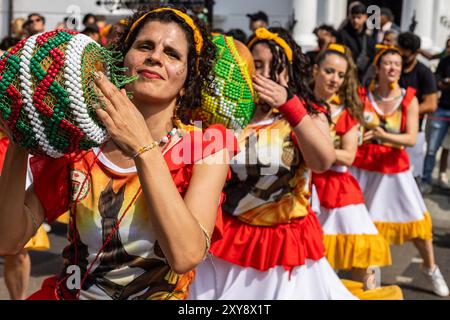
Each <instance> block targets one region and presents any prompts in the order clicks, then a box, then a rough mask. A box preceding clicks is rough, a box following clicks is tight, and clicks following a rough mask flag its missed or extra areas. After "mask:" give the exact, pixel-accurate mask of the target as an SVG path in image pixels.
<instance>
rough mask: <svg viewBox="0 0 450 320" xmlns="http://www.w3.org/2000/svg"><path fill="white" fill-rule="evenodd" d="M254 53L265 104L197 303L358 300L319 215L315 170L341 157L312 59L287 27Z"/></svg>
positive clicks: (229, 192)
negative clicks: (317, 102) (312, 187)
mask: <svg viewBox="0 0 450 320" xmlns="http://www.w3.org/2000/svg"><path fill="white" fill-rule="evenodd" d="M249 48H250V49H251V51H252V54H253V58H254V61H255V67H256V71H257V75H256V76H255V77H254V79H253V82H254V88H255V90H256V91H257V93H258V95H259V98H260V100H259V105H258V109H257V112H256V114H255V116H254V118H253V120H252V123H251V124H250V125H248V126H247V127H246V128H245V130H244V131H243V132H242V134H241V135H240V137H239V140H240V148H241V152H240V153H239V154H238V155H237V156H236V157H235V158H234V161H233V164H232V172H233V176H232V178H231V181H230V183H229V184H227V186H226V188H225V194H226V200H225V203H224V205H223V211H224V214H223V215H222V216H220V217H221V218H222V219H218V222H217V224H216V232H215V233H214V235H213V241H212V244H211V249H210V252H211V254H212V255H211V256H210V257H209V258H208V259H206V260H205V261H204V262H203V263H201V264H200V265H199V266H198V268H197V272H196V278H195V280H194V282H193V283H192V285H191V288H190V293H189V298H190V299H263V300H264V299H355V297H354V296H353V295H352V294H351V293H350V292H349V291H348V290H347V289H346V288H345V286H344V285H343V284H342V282H341V281H340V280H339V278H338V277H337V275H336V274H335V272H334V271H333V269H332V268H331V266H330V264H329V263H328V261H327V260H326V258H325V257H324V247H323V239H322V229H321V227H320V224H319V222H318V221H317V218H316V216H315V214H314V213H313V212H312V210H311V208H310V206H309V196H310V192H309V184H310V171H311V170H314V171H317V172H323V171H325V170H327V169H329V168H330V166H331V165H332V163H333V162H334V161H335V155H334V150H333V145H332V143H331V139H330V137H329V133H328V122H327V119H326V116H325V114H323V112H322V111H321V110H318V109H319V108H318V107H314V105H313V104H314V97H313V95H312V93H311V91H310V89H309V87H308V84H307V80H308V78H309V77H310V73H309V70H308V68H307V62H306V60H305V56H304V55H303V54H302V52H301V49H300V48H299V47H298V46H297V45H296V44H295V42H294V41H293V39H292V37H291V36H289V34H288V32H287V31H285V30H284V29H281V28H271V29H270V31H269V30H266V29H262V28H261V29H258V30H257V31H256V33H255V35H254V36H253V37H252V38H251V40H250V42H249ZM274 108H277V109H278V111H279V112H274V110H273V109H274Z"/></svg>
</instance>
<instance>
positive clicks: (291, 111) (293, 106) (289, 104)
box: [278, 95, 308, 128]
mask: <svg viewBox="0 0 450 320" xmlns="http://www.w3.org/2000/svg"><path fill="white" fill-rule="evenodd" d="M278 110H279V111H280V112H281V113H282V114H283V117H284V118H285V119H286V121H287V122H288V123H289V124H290V125H291V127H293V128H294V127H295V126H297V125H298V124H299V123H300V121H302V119H303V118H304V117H305V116H306V115H307V114H308V111H306V108H305V106H304V105H303V103H302V102H301V101H300V99H299V98H298V97H297V96H296V95H294V96H293V97H292V98H291V99H289V100H288V101H286V103H285V104H283V105H282V106H281V107H279V108H278Z"/></svg>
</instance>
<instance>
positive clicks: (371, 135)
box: [364, 126, 386, 142]
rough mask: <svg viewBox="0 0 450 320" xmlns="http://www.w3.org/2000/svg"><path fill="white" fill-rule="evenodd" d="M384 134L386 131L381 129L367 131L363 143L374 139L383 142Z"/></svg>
mask: <svg viewBox="0 0 450 320" xmlns="http://www.w3.org/2000/svg"><path fill="white" fill-rule="evenodd" d="M385 134H386V131H384V129H383V128H382V127H379V126H378V127H375V128H373V129H372V130H369V131H367V132H366V133H365V134H364V141H365V142H366V141H372V140H376V139H380V140H383V138H384V136H385Z"/></svg>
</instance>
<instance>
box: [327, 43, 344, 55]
mask: <svg viewBox="0 0 450 320" xmlns="http://www.w3.org/2000/svg"><path fill="white" fill-rule="evenodd" d="M327 49H328V50H331V51H337V52H339V53H342V54H345V53H346V52H347V48H346V47H345V46H343V45H342V44H337V43H332V44H330V45H329V46H328V48H327Z"/></svg>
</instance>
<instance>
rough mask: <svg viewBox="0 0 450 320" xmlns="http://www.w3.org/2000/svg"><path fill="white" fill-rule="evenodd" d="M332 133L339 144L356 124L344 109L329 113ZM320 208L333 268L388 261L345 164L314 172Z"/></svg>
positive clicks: (386, 249)
mask: <svg viewBox="0 0 450 320" xmlns="http://www.w3.org/2000/svg"><path fill="white" fill-rule="evenodd" d="M332 120H333V125H331V126H330V131H331V137H332V139H333V142H334V146H335V148H337V149H339V148H341V143H342V136H344V135H345V134H346V133H348V132H349V131H350V130H351V129H352V128H354V127H355V126H357V125H358V122H357V121H356V119H354V118H353V117H352V116H351V115H350V113H349V112H348V110H347V109H345V108H344V107H340V108H338V109H337V110H336V111H335V112H334V113H333V115H332ZM313 184H314V186H315V190H316V192H317V197H318V199H317V200H318V201H319V202H320V209H319V211H320V212H318V218H319V221H320V222H321V224H322V227H323V229H324V245H325V250H326V251H325V256H326V257H327V259H328V261H329V262H330V264H331V266H332V267H333V268H334V269H338V270H349V269H352V268H367V267H369V266H385V265H390V264H391V263H392V261H391V255H390V249H389V243H388V242H387V241H386V240H385V239H384V238H383V237H382V236H381V235H380V234H378V232H377V230H376V228H375V226H374V224H373V222H372V220H371V219H370V216H369V212H368V211H367V208H366V207H365V204H364V197H363V194H362V191H361V189H360V187H359V185H358V182H357V181H356V179H355V178H354V177H353V176H352V175H351V174H350V173H349V172H348V168H347V167H346V166H336V165H335V166H333V167H332V168H331V169H330V170H328V171H326V172H324V173H321V174H313Z"/></svg>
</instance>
